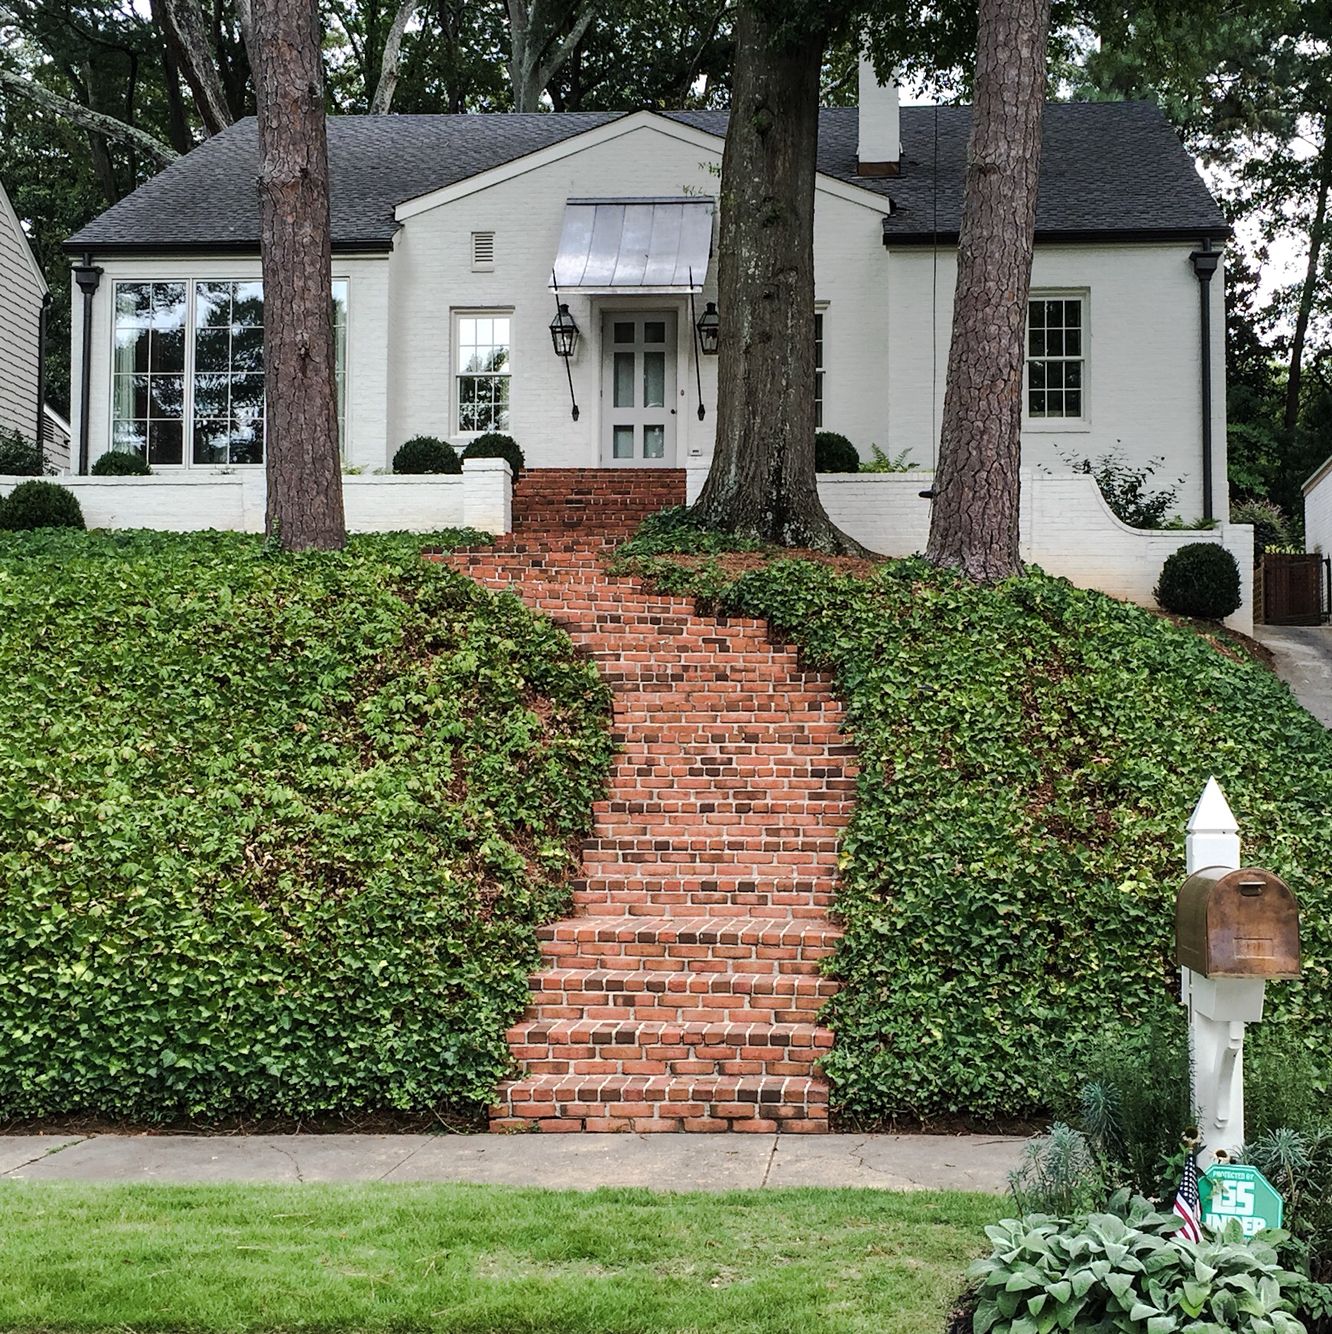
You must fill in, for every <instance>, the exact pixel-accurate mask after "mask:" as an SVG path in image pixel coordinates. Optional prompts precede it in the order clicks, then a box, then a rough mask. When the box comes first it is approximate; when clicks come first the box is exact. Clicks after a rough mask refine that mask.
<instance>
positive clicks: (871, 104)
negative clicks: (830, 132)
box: [856, 55, 902, 176]
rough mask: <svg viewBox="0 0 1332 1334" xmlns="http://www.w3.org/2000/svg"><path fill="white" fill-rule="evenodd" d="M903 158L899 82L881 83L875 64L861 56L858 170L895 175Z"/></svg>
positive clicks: (862, 173)
mask: <svg viewBox="0 0 1332 1334" xmlns="http://www.w3.org/2000/svg"><path fill="white" fill-rule="evenodd" d="M901 161H902V132H901V112H900V111H899V109H898V104H897V84H896V83H894V82H891V81H890V82H888V83H880V82H879V76H878V75H877V74H876V73H875V72H874V64H873V62H872V61H870V60H869V59H868V57H866V56H864V55H862V56H861V57H860V142H859V144H858V145H857V151H856V174H857V175H860V176H896V175H897V172H898V167H899V165H900V164H901Z"/></svg>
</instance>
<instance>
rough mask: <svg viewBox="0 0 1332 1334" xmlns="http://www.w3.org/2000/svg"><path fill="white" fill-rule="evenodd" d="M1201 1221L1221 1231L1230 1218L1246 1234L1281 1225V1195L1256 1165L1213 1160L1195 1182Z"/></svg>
mask: <svg viewBox="0 0 1332 1334" xmlns="http://www.w3.org/2000/svg"><path fill="white" fill-rule="evenodd" d="M1198 1194H1199V1195H1200V1196H1201V1197H1202V1217H1203V1223H1204V1224H1205V1225H1206V1226H1207V1227H1209V1228H1212V1229H1214V1230H1216V1231H1220V1230H1221V1229H1222V1228H1224V1227H1225V1225H1226V1224H1227V1223H1229V1222H1230V1220H1231V1219H1232V1218H1234V1219H1237V1220H1238V1221H1239V1225H1240V1227H1242V1228H1243V1229H1244V1235H1245V1236H1246V1237H1252V1236H1253V1235H1254V1233H1255V1232H1261V1231H1263V1229H1264V1228H1269V1227H1280V1226H1281V1218H1282V1213H1283V1210H1282V1205H1281V1196H1280V1195H1278V1194H1277V1192H1276V1190H1275V1189H1274V1187H1273V1186H1272V1183H1271V1182H1270V1181H1268V1179H1267V1178H1266V1177H1265V1176H1264V1175H1263V1174H1262V1173H1261V1172H1260V1171H1259V1170H1258V1169H1257V1168H1256V1167H1248V1166H1246V1165H1245V1164H1243V1163H1216V1164H1214V1165H1213V1166H1212V1167H1209V1168H1208V1169H1207V1172H1206V1174H1205V1175H1204V1176H1203V1177H1202V1178H1201V1179H1200V1180H1199V1182H1198Z"/></svg>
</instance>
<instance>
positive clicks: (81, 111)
mask: <svg viewBox="0 0 1332 1334" xmlns="http://www.w3.org/2000/svg"><path fill="white" fill-rule="evenodd" d="M0 88H7V89H9V91H10V92H12V93H14V94H15V95H16V96H18V97H23V98H26V99H27V100H28V101H29V102H32V103H33V104H34V105H35V106H38V107H40V108H41V109H42V110H43V111H49V112H50V113H51V114H52V115H53V116H62V117H63V118H64V119H65V120H67V121H69V122H71V124H74V125H77V126H78V127H79V128H80V129H83V130H89V131H91V132H92V133H93V134H102V135H105V136H106V137H107V138H108V139H114V140H116V141H117V142H118V143H122V144H130V145H132V146H133V147H134V148H137V149H138V150H139V152H140V153H143V154H145V155H146V156H148V157H150V158H152V160H153V161H154V162H156V163H157V164H158V165H159V166H162V167H165V166H167V165H168V164H169V163H171V162H174V161H175V160H176V159H177V158H178V157H179V156H180V155H179V154H178V153H177V152H176V150H175V149H174V148H170V147H168V146H167V145H166V144H164V143H163V142H162V141H161V140H160V139H155V138H154V137H153V136H152V135H151V134H148V133H147V132H146V131H144V130H140V129H138V128H137V127H136V126H134V125H126V124H125V122H124V121H123V120H118V119H117V118H116V117H115V116H108V115H107V114H106V113H105V112H102V111H93V110H91V109H90V108H88V107H85V106H81V105H80V104H79V103H78V102H71V101H70V99H69V98H67V97H61V96H60V94H59V93H53V92H51V90H50V89H49V88H43V87H42V86H41V85H40V84H37V83H33V82H32V81H31V80H30V79H25V78H23V77H22V76H21V75H18V74H14V73H13V72H11V71H10V70H7V69H0Z"/></svg>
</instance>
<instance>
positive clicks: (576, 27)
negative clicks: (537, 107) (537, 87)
mask: <svg viewBox="0 0 1332 1334" xmlns="http://www.w3.org/2000/svg"><path fill="white" fill-rule="evenodd" d="M596 14H597V3H596V0H583V3H582V4H581V5H580V6H579V9H578V13H577V14H576V16H575V17H574V21H573V27H571V28H570V29H569V31H568V32H567V33H566V34H565V37H564V40H563V41H561V42H560V43H559V44H558V45H557V46H556V47H555V50H554V51H552V52H551V55H550V58H549V59H548V60H547V61H546V62H545V63H544V64H543V65H542V66H541V75H540V77H541V86H542V88H546V87H548V86H549V85H550V81H551V80H552V79H553V78H554V77H555V76H556V75H557V74H558V73H559V72H560V70H562V69H563V68H564V66H565V63H566V62H567V61H568V59H569V57H570V56H571V55H573V53H574V52H575V51H576V50H577V49H578V43H579V42H581V41H582V40H583V38H584V37H586V36H587V30H588V29H589V28H590V27H591V26H592V20H593V19H594V18H595V17H596Z"/></svg>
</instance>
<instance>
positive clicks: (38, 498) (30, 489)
mask: <svg viewBox="0 0 1332 1334" xmlns="http://www.w3.org/2000/svg"><path fill="white" fill-rule="evenodd" d="M83 526H84V525H83V509H82V508H81V506H80V505H79V502H78V500H77V499H76V498H75V496H74V494H73V492H71V491H69V490H67V489H66V488H65V487H63V486H61V485H60V484H59V483H58V482H37V481H32V482H20V483H19V485H18V486H16V487H15V488H14V489H13V490H12V491H11V492H10V493H9V497H8V499H6V500H4V501H3V502H0V529H5V530H7V531H9V532H20V531H24V530H27V529H32V528H82V527H83Z"/></svg>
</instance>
